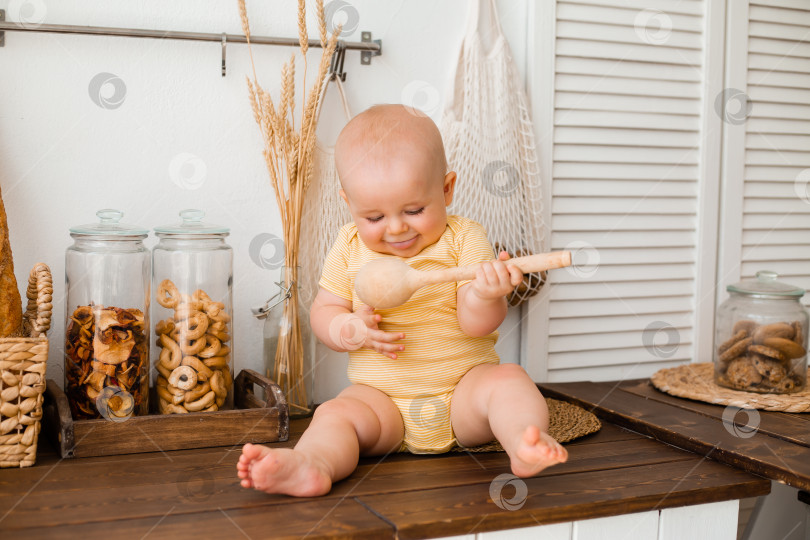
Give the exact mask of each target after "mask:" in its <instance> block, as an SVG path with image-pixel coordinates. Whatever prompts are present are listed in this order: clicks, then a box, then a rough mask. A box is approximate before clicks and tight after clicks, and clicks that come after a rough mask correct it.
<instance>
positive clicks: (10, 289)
mask: <svg viewBox="0 0 810 540" xmlns="http://www.w3.org/2000/svg"><path fill="white" fill-rule="evenodd" d="M21 328H22V300H21V299H20V291H19V289H18V288H17V279H16V278H15V277H14V260H13V259H12V257H11V243H10V242H9V237H8V221H7V219H6V207H5V206H4V205H3V195H2V193H1V192H0V337H13V336H17V335H19V334H20V329H21Z"/></svg>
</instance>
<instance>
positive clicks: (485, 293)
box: [470, 251, 523, 300]
mask: <svg viewBox="0 0 810 540" xmlns="http://www.w3.org/2000/svg"><path fill="white" fill-rule="evenodd" d="M507 260H509V254H508V253H506V252H505V251H501V252H500V253H499V254H498V260H497V261H492V262H485V263H483V264H481V267H480V268H479V269H478V270H477V271H476V272H475V279H474V280H473V281H472V283H470V285H472V291H473V293H475V295H476V296H477V297H478V298H481V299H482V300H494V299H496V298H501V297H503V296H506V295H507V294H509V293H511V292H512V291H513V290H514V289H515V287H517V286H518V285H519V284H520V282H521V281H523V273H522V272H521V271H520V269H519V268H517V267H515V266H507V265H505V264H504V263H503V261H507Z"/></svg>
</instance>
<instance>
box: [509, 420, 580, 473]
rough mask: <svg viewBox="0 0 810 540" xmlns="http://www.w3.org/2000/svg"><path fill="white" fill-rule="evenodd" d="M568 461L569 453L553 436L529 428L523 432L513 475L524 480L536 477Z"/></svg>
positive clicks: (516, 454)
mask: <svg viewBox="0 0 810 540" xmlns="http://www.w3.org/2000/svg"><path fill="white" fill-rule="evenodd" d="M567 459H568V451H567V450H566V449H565V448H563V447H562V445H561V444H560V443H558V442H557V441H555V440H554V439H553V438H552V437H551V435H549V434H548V433H544V432H542V431H540V430H539V429H538V428H537V427H535V426H529V427H527V428H526V430H525V431H524V432H523V436H522V438H521V441H520V443H519V444H518V447H517V450H516V451H515V455H514V456H513V457H512V459H511V461H512V463H511V464H512V473H514V474H515V475H517V476H520V477H522V478H526V477H529V476H532V475H535V474H537V473H539V472H540V471H542V470H543V469H545V468H546V467H551V466H552V465H556V464H557V463H563V462H565V461H566V460H567Z"/></svg>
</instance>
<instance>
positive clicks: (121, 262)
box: [65, 209, 150, 421]
mask: <svg viewBox="0 0 810 540" xmlns="http://www.w3.org/2000/svg"><path fill="white" fill-rule="evenodd" d="M96 216H97V217H98V218H99V222H98V223H91V224H88V225H80V226H77V227H72V228H71V229H70V236H71V237H72V238H73V245H71V246H70V247H68V249H67V251H66V252H65V290H66V294H67V297H66V301H65V307H66V309H65V393H66V394H67V397H68V402H69V404H70V409H71V412H72V413H73V418H75V419H77V420H79V419H88V418H100V417H104V418H107V419H108V420H113V421H120V420H126V419H127V418H129V417H130V416H132V415H133V414H135V415H144V414H148V412H149V401H148V400H149V298H150V291H149V286H150V272H149V251H148V250H147V249H146V247H145V246H144V245H143V239H144V238H146V236H147V235H148V231H147V230H146V229H143V228H140V227H136V226H132V225H125V224H123V223H121V218H122V217H123V213H122V212H120V211H118V210H112V209H105V210H99V211H98V212H96Z"/></svg>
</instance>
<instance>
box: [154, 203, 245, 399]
mask: <svg viewBox="0 0 810 540" xmlns="http://www.w3.org/2000/svg"><path fill="white" fill-rule="evenodd" d="M203 217H205V213H204V212H203V211H201V210H183V211H182V212H180V218H181V220H182V221H181V222H180V223H176V224H171V225H163V226H161V227H155V233H156V234H157V236H158V238H159V239H160V241H159V242H158V244H157V245H156V246H155V247H154V249H153V250H152V286H153V287H152V288H153V290H154V291H155V303H154V304H153V313H152V318H153V320H154V321H155V322H156V324H155V335H156V336H157V343H158V347H157V348H156V350H155V353H154V354H153V355H152V356H153V363H154V366H155V369H156V371H157V378H156V381H155V389H156V393H157V396H158V398H157V399H158V409H159V411H160V412H161V413H163V414H172V413H187V412H211V411H216V410H219V409H223V408H228V407H232V406H233V392H232V388H233V361H232V359H233V341H232V339H231V338H232V337H233V332H232V325H231V320H232V316H233V300H232V283H233V250H232V249H231V247H230V246H229V245H228V244H226V243H225V237H226V236H228V234H229V229H228V228H226V227H222V226H220V225H212V224H210V223H204V222H203Z"/></svg>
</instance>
